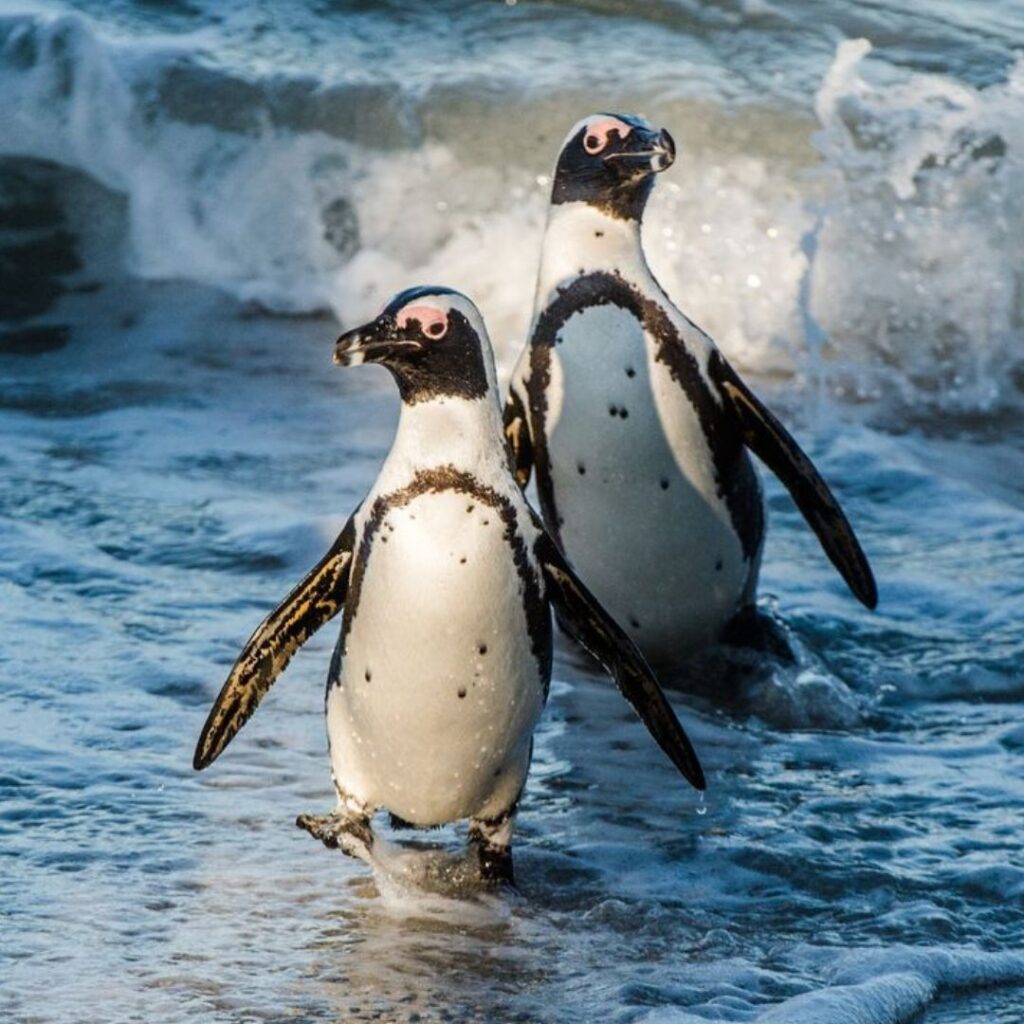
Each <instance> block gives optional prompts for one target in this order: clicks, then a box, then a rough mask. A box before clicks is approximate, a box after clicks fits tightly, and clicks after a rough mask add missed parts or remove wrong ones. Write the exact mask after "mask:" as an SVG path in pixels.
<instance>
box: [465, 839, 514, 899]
mask: <svg viewBox="0 0 1024 1024" xmlns="http://www.w3.org/2000/svg"><path fill="white" fill-rule="evenodd" d="M473 846H474V847H475V848H476V856H477V864H478V866H479V868H480V880H481V881H482V882H484V883H486V884H487V885H493V886H499V885H507V886H509V887H510V888H512V889H514V888H515V887H516V878H515V871H514V870H513V868H512V847H510V846H498V845H496V844H495V843H488V842H485V841H482V840H480V841H475V842H474V843H473Z"/></svg>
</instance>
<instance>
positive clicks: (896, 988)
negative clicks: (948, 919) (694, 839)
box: [639, 946, 1024, 1024]
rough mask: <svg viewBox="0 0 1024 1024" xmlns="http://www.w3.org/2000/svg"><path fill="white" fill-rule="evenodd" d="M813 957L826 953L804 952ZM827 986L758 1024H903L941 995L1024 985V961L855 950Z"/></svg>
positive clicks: (671, 1022) (690, 1017) (675, 1019)
mask: <svg viewBox="0 0 1024 1024" xmlns="http://www.w3.org/2000/svg"><path fill="white" fill-rule="evenodd" d="M802 952H804V953H805V954H815V956H814V958H816V959H819V960H820V959H821V958H822V956H823V955H825V956H828V955H829V953H828V951H823V950H811V949H808V950H803V951H802ZM826 973H827V974H828V975H829V977H828V981H829V984H827V985H825V986H824V987H822V988H817V989H813V990H811V991H808V992H803V993H801V994H799V995H796V996H792V997H791V998H789V999H785V1000H783V1001H782V1002H780V1003H776V1004H774V1005H773V1006H770V1007H768V1008H766V1009H764V1010H762V1011H761V1012H759V1013H756V1014H755V1015H754V1016H750V1015H749V1014H748V1013H744V1014H743V1018H742V1019H744V1020H746V1021H750V1022H756V1024H904V1022H906V1021H910V1020H912V1019H913V1018H914V1017H915V1016H916V1015H917V1014H919V1013H921V1012H922V1011H923V1010H925V1009H926V1008H927V1007H928V1006H929V1005H931V1003H933V1002H934V1001H935V999H936V998H938V997H939V996H941V995H945V994H949V993H950V992H954V991H959V990H966V989H976V988H985V987H990V986H994V985H1004V984H1021V983H1024V955H1021V954H1019V953H983V952H979V951H976V950H952V949H933V948H915V947H912V946H896V947H891V948H887V949H871V950H853V951H850V952H848V953H844V954H842V955H840V956H839V957H838V958H837V960H836V962H835V964H834V965H833V966H832V967H831V969H830V970H829V971H827V972H826ZM707 1019H708V1018H707V1017H704V1016H697V1015H695V1014H691V1013H687V1012H685V1011H681V1010H677V1009H674V1008H668V1007H659V1008H657V1009H655V1010H652V1011H651V1012H649V1013H647V1014H645V1015H644V1016H642V1017H640V1018H639V1020H642V1021H643V1022H644V1024H698V1022H706V1021H707Z"/></svg>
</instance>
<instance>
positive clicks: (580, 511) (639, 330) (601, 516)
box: [505, 114, 877, 665]
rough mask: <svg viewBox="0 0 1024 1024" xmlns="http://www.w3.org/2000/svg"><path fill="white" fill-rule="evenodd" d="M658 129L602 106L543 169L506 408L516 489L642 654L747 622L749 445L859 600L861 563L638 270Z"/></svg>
mask: <svg viewBox="0 0 1024 1024" xmlns="http://www.w3.org/2000/svg"><path fill="white" fill-rule="evenodd" d="M674 158H675V145H674V143H673V142H672V139H671V137H670V136H669V135H668V133H667V132H665V131H656V130H654V129H652V128H651V127H650V126H649V125H648V124H647V123H646V122H645V121H642V120H640V119H638V118H633V117H625V116H618V115H610V114H598V115H594V116H592V117H589V118H586V119H584V120H583V121H581V122H579V123H578V124H577V125H576V126H574V128H573V129H572V131H570V133H569V135H568V137H567V139H566V141H565V143H564V145H563V147H562V150H561V153H560V155H559V158H558V164H557V166H556V169H555V175H554V184H553V191H552V198H551V207H550V211H549V216H548V224H547V230H546V233H545V236H544V243H543V252H542V256H541V265H540V272H539V279H538V285H537V292H536V299H535V305H534V318H533V325H532V331H531V337H530V341H529V344H528V345H527V347H526V349H525V350H524V352H523V354H522V356H521V358H520V360H519V363H518V365H517V367H516V370H515V373H514V375H513V379H512V385H511V389H510V394H509V398H508V402H507V404H506V409H505V429H506V435H507V437H508V440H509V442H510V445H511V447H512V451H513V457H514V461H515V466H516V472H517V477H518V479H519V481H520V484H521V485H522V486H523V487H525V486H526V484H527V483H528V482H529V479H530V476H531V473H532V472H534V471H535V473H536V482H537V492H538V496H539V499H540V505H541V511H542V514H543V517H544V523H545V525H546V527H547V528H548V530H549V531H550V532H551V534H552V535H553V536H554V537H555V538H556V539H557V540H558V542H559V544H560V545H561V547H562V549H563V551H564V552H565V553H566V555H567V557H568V558H570V559H571V560H572V562H573V564H574V565H575V566H576V567H577V569H578V570H579V572H580V574H581V576H582V577H583V578H584V579H586V580H587V582H588V584H589V585H590V586H591V587H592V589H593V591H594V593H595V595H596V596H597V597H598V599H599V600H600V601H602V603H604V604H605V606H606V607H607V608H608V609H609V611H610V612H611V613H612V615H613V616H614V617H615V618H616V619H617V620H618V621H620V622H621V623H622V624H623V626H624V627H625V628H626V629H627V630H628V631H629V633H630V635H631V636H632V637H633V639H634V640H635V641H636V643H637V644H638V645H639V646H640V648H641V649H642V650H643V651H644V653H645V655H646V656H647V657H648V658H649V659H650V660H651V661H652V662H654V663H656V664H661V665H669V664H673V663H677V662H678V661H679V658H680V656H681V655H684V654H686V653H688V652H691V651H694V650H696V649H698V648H700V647H703V646H706V645H708V644H711V643H714V642H716V641H718V640H720V639H722V638H723V637H724V636H726V635H728V634H729V632H735V630H731V629H730V627H731V626H735V624H737V623H743V622H745V621H751V620H754V619H755V618H756V617H755V616H754V615H753V606H754V601H755V598H756V589H757V577H758V571H759V568H760V560H761V549H762V544H763V540H764V509H763V503H762V496H761V489H760V484H759V481H758V478H757V474H756V472H755V470H754V467H753V465H752V463H751V460H750V457H749V454H748V451H751V452H753V453H754V454H755V455H757V456H758V457H759V458H760V459H761V460H762V461H763V462H764V463H765V464H766V465H767V466H768V467H769V468H770V469H771V470H772V471H773V472H775V474H776V475H777V476H778V477H779V478H780V479H781V480H782V482H783V483H784V484H785V486H786V487H787V488H788V489H789V491H790V493H791V494H792V496H793V498H794V500H795V501H796V503H797V505H798V507H799V508H800V510H801V512H802V513H803V514H804V516H805V518H806V519H807V521H808V523H809V524H810V526H811V528H812V529H813V530H814V532H815V533H816V534H817V536H818V539H819V541H820V542H821V545H822V547H823V548H824V550H825V553H826V554H827V555H828V557H829V558H830V559H831V560H832V562H833V563H834V564H835V566H836V567H837V568H838V569H839V571H840V573H841V574H842V575H843V578H844V579H845V580H846V582H847V584H848V585H849V586H850V589H851V590H852V591H853V593H854V594H855V595H856V596H857V597H858V598H859V599H860V600H861V601H862V602H863V603H864V604H865V605H867V606H868V607H872V608H873V607H874V606H875V604H876V602H877V592H876V589H875V582H874V579H873V577H872V573H871V569H870V566H869V565H868V562H867V559H866V557H865V555H864V553H863V551H862V550H861V547H860V545H859V543H858V541H857V538H856V537H855V535H854V533H853V530H852V528H851V527H850V524H849V522H848V521H847V519H846V517H845V515H844V514H843V512H842V509H841V508H840V507H839V504H838V503H837V502H836V500H835V498H834V497H833V496H832V494H831V492H830V491H829V489H828V487H827V485H826V484H825V482H824V481H823V480H822V478H821V477H820V475H819V474H818V472H817V471H816V470H815V468H814V466H813V465H812V463H811V461H810V460H809V459H808V458H807V456H806V455H805V454H804V453H803V452H802V451H801V450H800V448H799V446H798V445H797V443H796V442H795V441H794V440H793V438H792V437H791V436H790V435H789V433H788V432H787V431H786V429H785V427H783V426H782V424H781V423H780V422H779V421H778V420H777V419H776V418H775V416H773V415H772V413H771V412H770V411H769V410H768V409H766V408H765V407H764V406H763V405H762V404H761V402H760V401H759V400H758V399H757V398H756V397H755V396H754V394H753V393H752V392H751V391H750V389H749V388H748V387H747V386H746V385H745V384H744V383H743V382H742V380H740V378H739V377H738V376H737V374H736V373H735V371H734V370H733V369H732V367H731V366H730V365H729V364H728V362H727V361H726V360H725V358H724V357H723V356H722V354H721V353H720V352H719V350H718V349H717V347H716V346H715V344H714V342H713V341H712V340H711V339H710V338H709V337H708V336H707V335H706V334H705V333H704V332H703V331H701V330H700V328H699V327H697V326H696V325H695V324H694V323H692V322H691V321H690V320H689V319H688V318H687V317H686V316H685V315H684V314H683V313H681V312H680V311H679V310H678V309H677V308H676V307H675V305H674V304H673V303H672V301H671V300H670V299H669V297H668V296H667V295H666V294H665V292H664V291H663V290H662V288H661V287H660V285H659V284H658V282H657V281H656V280H655V278H654V276H653V274H652V273H651V271H650V270H649V268H648V266H647V262H646V260H645V258H644V253H643V248H642V245H641V237H640V228H641V224H640V221H641V217H642V214H643V210H644V206H645V203H646V201H647V197H648V195H649V194H650V190H651V188H652V184H653V181H654V175H655V173H656V172H658V171H660V170H663V169H664V168H666V167H668V166H669V165H670V164H671V163H672V162H673V160H674Z"/></svg>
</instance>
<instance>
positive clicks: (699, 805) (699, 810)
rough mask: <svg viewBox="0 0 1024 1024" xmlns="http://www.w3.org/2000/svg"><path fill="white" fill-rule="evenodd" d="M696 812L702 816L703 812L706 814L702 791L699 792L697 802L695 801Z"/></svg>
mask: <svg viewBox="0 0 1024 1024" xmlns="http://www.w3.org/2000/svg"><path fill="white" fill-rule="evenodd" d="M697 813H698V814H699V815H701V816H702V817H703V816H704V815H705V814H707V813H708V809H707V807H706V806H705V805H704V794H703V792H702V793H701V794H700V797H699V799H698V803H697Z"/></svg>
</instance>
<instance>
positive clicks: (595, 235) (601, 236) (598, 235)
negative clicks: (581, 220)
mask: <svg viewBox="0 0 1024 1024" xmlns="http://www.w3.org/2000/svg"><path fill="white" fill-rule="evenodd" d="M594 237H595V238H604V232H603V231H595V232H594Z"/></svg>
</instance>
